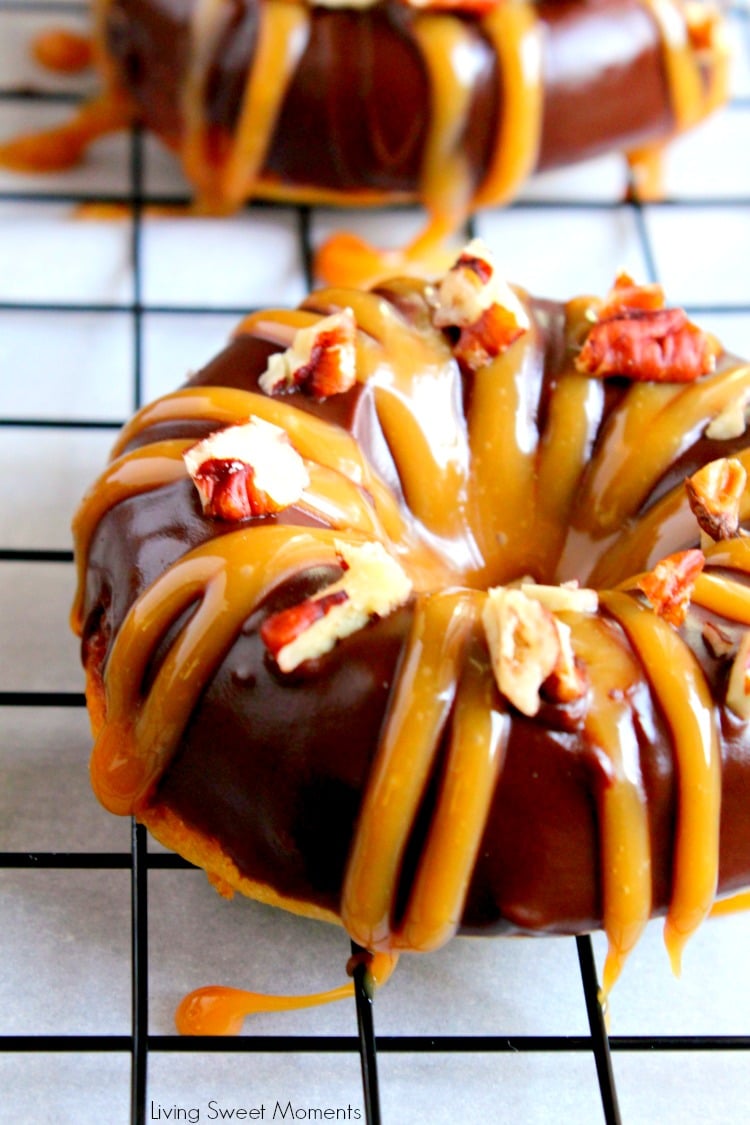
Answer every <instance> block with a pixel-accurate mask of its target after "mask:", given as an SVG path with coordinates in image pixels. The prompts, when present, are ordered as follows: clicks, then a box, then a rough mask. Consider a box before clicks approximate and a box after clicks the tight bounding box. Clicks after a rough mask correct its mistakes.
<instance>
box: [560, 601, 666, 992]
mask: <svg viewBox="0 0 750 1125" xmlns="http://www.w3.org/2000/svg"><path fill="white" fill-rule="evenodd" d="M571 624H572V626H573V628H574V634H573V644H574V648H575V651H576V653H577V655H578V656H579V657H580V658H581V659H582V660H583V661H584V663H585V666H586V668H587V669H588V670H589V675H590V677H591V706H590V707H589V710H588V714H587V716H586V724H585V725H586V734H587V735H588V737H589V738H590V740H591V743H592V745H593V746H594V747H596V748H597V750H598V751H599V752H600V753H602V754H603V755H604V758H605V763H606V765H605V775H606V776H605V780H604V782H603V784H602V785H600V787H599V791H598V792H597V800H598V806H599V818H600V841H601V845H600V846H601V856H602V899H603V903H604V910H603V915H604V917H603V926H604V931H605V933H606V935H607V939H608V950H607V957H606V960H605V963H604V970H603V973H602V993H603V995H604V996H605V997H606V996H607V995H608V994H609V992H610V991H611V989H612V987H613V985H614V984H615V981H616V980H617V978H618V976H619V975H620V972H621V970H622V966H623V965H624V963H625V960H626V958H627V956H628V954H629V953H630V952H631V950H632V949H633V948H634V946H635V945H636V943H637V941H638V939H639V937H640V936H641V933H642V932H643V929H644V927H645V925H646V923H647V922H648V919H649V916H650V914H651V847H650V840H649V825H648V813H647V809H646V797H645V793H644V789H643V785H642V781H641V773H640V751H639V746H638V738H637V735H636V733H635V730H634V729H633V719H632V712H631V708H630V703H629V701H628V698H627V695H626V692H627V690H628V688H629V687H630V686H631V685H633V684H635V683H637V682H638V680H639V678H640V674H641V670H640V666H639V665H638V663H637V661H636V660H635V658H634V657H633V655H632V654H631V652H630V651H629V649H628V648H627V647H626V645H625V644H624V642H623V640H622V638H621V637H619V636H618V635H617V634H616V633H615V631H614V630H613V629H612V628H611V627H610V626H609V624H608V623H607V622H606V621H604V620H603V619H602V618H595V617H590V618H586V617H583V616H582V615H579V616H578V619H577V620H575V621H573V622H571ZM624 841H627V844H624Z"/></svg>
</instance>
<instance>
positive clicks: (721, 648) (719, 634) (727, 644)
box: [701, 621, 737, 660]
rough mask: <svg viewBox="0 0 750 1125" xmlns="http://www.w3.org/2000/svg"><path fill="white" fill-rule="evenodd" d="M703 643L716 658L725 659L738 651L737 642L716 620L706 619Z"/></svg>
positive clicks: (702, 634)
mask: <svg viewBox="0 0 750 1125" xmlns="http://www.w3.org/2000/svg"><path fill="white" fill-rule="evenodd" d="M701 636H702V637H703V643H704V644H705V646H706V648H707V649H708V651H709V652H710V653H711V655H712V656H713V657H714V659H716V660H724V659H726V657H727V656H733V655H734V653H736V651H737V642H736V641H735V640H734V639H733V638H732V637H731V636H730V635H729V633H727V632H726V631H725V630H724V629H720V628H719V626H718V625H717V624H716V622H715V621H706V622H704V624H703V628H702V629H701Z"/></svg>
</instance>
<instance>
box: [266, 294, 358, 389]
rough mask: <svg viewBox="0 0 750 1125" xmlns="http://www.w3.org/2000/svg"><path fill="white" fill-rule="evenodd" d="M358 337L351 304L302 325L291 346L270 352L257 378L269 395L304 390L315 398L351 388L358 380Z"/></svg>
mask: <svg viewBox="0 0 750 1125" xmlns="http://www.w3.org/2000/svg"><path fill="white" fill-rule="evenodd" d="M356 338H357V325H356V322H355V320H354V313H353V312H352V310H351V309H349V308H347V309H342V310H341V312H337V313H333V314H332V315H331V316H326V317H323V318H322V319H321V320H319V321H318V323H317V324H314V325H312V326H311V327H310V328H300V329H299V331H298V332H296V333H295V336H294V340H293V341H292V345H291V347H289V348H287V349H286V351H284V352H275V353H274V354H273V355H272V356H270V358H269V360H268V366H267V368H266V370H265V371H264V372H263V374H262V375H261V377H260V379H259V380H258V382H259V385H260V388H261V390H262V391H265V393H266V394H267V395H275V394H283V393H284V392H287V391H293V390H301V391H304V392H305V393H306V394H309V395H311V396H312V397H313V398H316V399H322V398H327V397H328V396H329V395H335V394H341V393H343V392H344V391H348V390H351V388H352V387H353V386H354V384H355V383H356V381H357V352H356V346H355V342H356Z"/></svg>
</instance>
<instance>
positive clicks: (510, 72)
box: [472, 0, 544, 208]
mask: <svg viewBox="0 0 750 1125" xmlns="http://www.w3.org/2000/svg"><path fill="white" fill-rule="evenodd" d="M482 29H483V31H484V33H485V34H486V35H487V37H488V39H489V40H490V42H491V43H492V45H493V46H494V48H495V51H496V53H497V58H498V64H499V70H500V74H501V77H502V84H503V111H502V114H501V115H500V121H499V128H498V134H497V137H496V140H495V148H494V152H493V155H492V161H491V163H490V168H489V171H488V173H487V175H486V177H485V179H484V182H483V183H482V184H481V186H480V188H479V190H478V191H477V193H476V195H475V196H474V199H473V200H472V208H474V207H483V206H492V205H494V204H498V203H506V202H507V201H508V200H509V199H511V198H512V196H513V195H515V193H516V192H517V191H518V189H519V187H520V186H521V184H522V183H523V181H524V180H525V179H526V178H527V176H529V175H530V174H531V173H532V172H533V171H534V169H535V167H536V163H537V157H538V154H539V142H540V137H541V129H542V111H543V106H544V76H543V70H542V61H543V59H542V52H543V44H542V28H541V25H540V23H539V20H538V17H537V14H536V8H535V5H534V4H531V3H527V2H526V0H508V2H505V3H500V4H497V5H496V6H495V7H494V8H493V9H492V11H491V12H490V13H489V15H488V16H486V17H485V19H484V20H483V21H482Z"/></svg>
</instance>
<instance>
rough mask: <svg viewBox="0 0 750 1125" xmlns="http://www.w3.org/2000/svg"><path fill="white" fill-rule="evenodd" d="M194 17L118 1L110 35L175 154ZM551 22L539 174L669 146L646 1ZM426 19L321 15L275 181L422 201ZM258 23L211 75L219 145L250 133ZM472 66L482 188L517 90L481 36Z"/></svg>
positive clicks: (253, 21) (119, 61) (544, 9)
mask: <svg viewBox="0 0 750 1125" xmlns="http://www.w3.org/2000/svg"><path fill="white" fill-rule="evenodd" d="M191 7H192V5H191V4H190V3H189V2H185V0H114V3H113V4H112V7H111V10H110V13H109V16H108V24H107V45H108V49H109V51H110V52H111V56H112V58H113V59H114V61H115V63H116V67H117V69H118V71H119V73H120V75H121V77H122V80H123V83H124V85H125V88H126V89H127V90H129V92H130V93H131V94H132V96H133V97H134V98H135V101H136V103H137V105H138V107H139V110H140V112H141V114H142V115H143V119H144V121H145V123H146V124H147V125H148V126H149V127H151V128H153V129H154V130H155V131H156V132H158V133H160V134H161V135H162V136H163V137H164V139H165V140H166V141H167V142H168V143H170V144H172V145H173V146H175V147H177V145H178V144H179V138H180V135H181V131H182V118H181V102H182V93H181V91H182V87H183V82H184V74H185V68H186V66H187V60H188V53H189V15H190V10H191ZM537 11H538V14H539V18H540V19H541V21H542V25H543V43H544V50H543V87H544V96H543V113H542V129H541V139H540V150H539V154H538V159H537V167H538V168H548V167H552V166H557V165H561V164H566V163H569V162H572V161H576V160H580V159H583V158H586V157H589V156H594V155H596V154H598V153H600V152H603V151H607V150H610V151H611V150H628V149H630V148H634V147H639V146H641V145H643V144H645V143H647V142H649V141H652V140H656V139H659V138H663V137H665V136H666V135H668V134H669V132H670V131H671V130H672V129H673V126H674V117H673V113H672V109H671V108H670V98H669V92H668V86H667V78H666V73H665V64H664V58H663V50H662V41H661V35H660V33H659V31H658V29H657V26H656V24H655V22H654V20H653V19H652V18H651V16H650V15H649V14H648V13H647V12H646V11H645V10H644V8H643V7H642V6H641V5H639V4H638V3H637V0H590V2H588V3H580V2H574V0H568V2H562V3H560V2H557V0H555V2H550V3H546V4H545V3H541V4H539V5H538V6H537ZM463 18H464V19H465V20H466V22H467V24H469V23H470V22H471V19H470V17H463ZM413 19H414V12H413V11H411V10H410V9H409V8H408V7H407V6H406V5H403V4H397V3H392V4H386V5H382V6H381V5H378V6H376V7H375V8H372V9H368V10H366V11H363V12H355V11H351V10H349V11H347V10H335V11H331V10H327V9H323V8H314V9H313V13H312V17H311V32H310V39H309V43H308V45H307V48H306V50H305V51H304V54H303V56H302V59H301V61H300V64H299V66H298V67H297V68H296V71H295V73H294V77H293V79H292V82H291V85H290V88H289V89H288V91H287V94H286V97H285V99H284V101H283V105H282V109H281V114H280V117H279V120H278V122H277V125H276V129H275V131H274V136H273V139H272V142H271V145H270V148H269V151H268V154H267V159H266V163H265V168H264V175H266V176H271V177H273V178H275V179H277V180H278V181H279V182H281V183H283V184H286V185H292V186H295V185H296V186H299V185H309V186H314V187H318V188H325V189H332V190H335V191H344V192H346V191H357V190H363V189H371V190H372V189H377V190H382V191H385V192H389V193H390V192H393V193H406V194H409V195H413V194H414V193H415V191H416V190H417V187H418V182H419V177H420V170H421V166H422V157H423V152H424V145H425V139H426V136H427V131H428V123H429V114H430V108H429V106H430V97H429V87H428V78H427V74H426V71H425V66H424V62H423V60H422V58H421V56H420V52H419V50H418V47H417V44H416V42H415V39H414V34H413V31H412V22H413ZM257 24H258V20H257V2H254V0H238V2H237V4H236V5H235V7H234V11H233V15H232V19H231V23H230V26H229V28H228V30H227V31H226V33H225V35H224V38H223V40H222V43H221V45H220V47H219V50H218V51H217V54H216V58H215V61H214V64H213V67H212V68H211V71H210V74H209V80H208V89H207V95H206V113H207V122H208V124H209V127H214V128H215V129H216V130H217V131H218V132H217V134H216V143H217V144H219V145H220V144H221V143H222V142H221V139H220V138H221V135H225V134H227V133H230V132H231V131H232V130H233V128H234V126H235V124H236V120H237V113H238V107H239V105H240V103H241V98H242V92H243V89H244V84H245V80H246V74H247V71H248V67H249V65H250V64H251V61H252V57H253V51H254V48H255V40H256V34H257ZM470 56H471V57H470V58H467V60H466V65H467V67H468V68H469V70H470V72H471V76H472V77H471V86H472V91H473V93H472V105H471V111H470V115H469V122H468V126H467V130H466V133H465V136H464V137H463V140H462V145H463V147H464V148H465V151H466V154H467V156H468V161H469V166H470V167H471V168H473V169H474V171H475V174H476V180H477V183H478V182H479V181H480V180H481V178H482V174H483V173H484V172H485V171H486V169H487V165H488V161H489V158H490V155H491V151H492V143H493V136H494V133H495V130H496V127H497V121H498V119H499V116H500V115H501V114H502V111H503V84H502V77H501V75H500V74H499V73H498V65H497V60H496V57H495V53H494V51H493V50H492V48H491V47H490V45H489V43H488V42H487V40H486V39H485V38H484V37H483V36H482V34H481V32H480V31H479V29H477V31H476V33H475V35H474V36H473V38H472V45H471V50H470Z"/></svg>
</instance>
